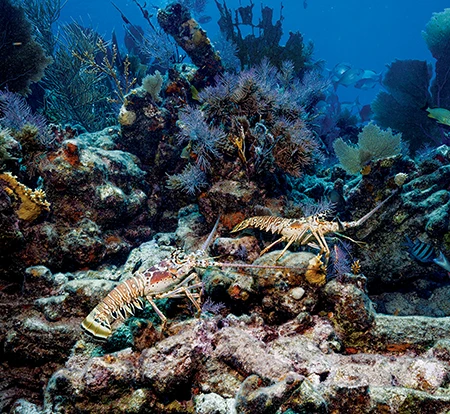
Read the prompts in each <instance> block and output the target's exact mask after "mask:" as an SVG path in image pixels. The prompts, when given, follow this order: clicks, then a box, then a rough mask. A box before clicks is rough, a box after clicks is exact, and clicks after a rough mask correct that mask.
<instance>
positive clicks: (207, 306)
mask: <svg viewBox="0 0 450 414" xmlns="http://www.w3.org/2000/svg"><path fill="white" fill-rule="evenodd" d="M225 308H226V306H225V304H224V303H222V302H213V301H212V300H211V299H210V298H208V299H206V300H205V303H203V306H202V312H204V313H206V312H209V313H212V314H214V315H218V314H219V313H220V312H221V311H222V310H224V309H225Z"/></svg>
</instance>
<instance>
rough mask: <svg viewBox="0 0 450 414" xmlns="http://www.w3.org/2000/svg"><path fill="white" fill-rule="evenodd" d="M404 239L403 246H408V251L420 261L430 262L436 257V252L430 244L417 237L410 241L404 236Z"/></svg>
mask: <svg viewBox="0 0 450 414" xmlns="http://www.w3.org/2000/svg"><path fill="white" fill-rule="evenodd" d="M405 239H406V242H405V246H406V247H408V253H409V254H410V255H411V257H412V258H414V259H416V260H418V261H419V262H422V263H430V262H432V261H433V260H434V259H435V258H436V252H435V250H434V247H433V246H432V245H431V244H427V243H424V242H423V241H421V240H419V239H416V240H414V241H412V240H411V239H410V238H409V237H408V236H405Z"/></svg>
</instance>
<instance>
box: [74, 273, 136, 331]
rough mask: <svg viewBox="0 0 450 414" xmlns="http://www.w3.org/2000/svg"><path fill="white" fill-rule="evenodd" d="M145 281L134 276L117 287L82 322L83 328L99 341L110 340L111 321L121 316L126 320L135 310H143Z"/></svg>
mask: <svg viewBox="0 0 450 414" xmlns="http://www.w3.org/2000/svg"><path fill="white" fill-rule="evenodd" d="M142 296H144V281H143V279H142V277H141V276H140V275H138V276H134V277H132V278H130V279H128V280H125V282H123V283H121V284H120V285H118V286H116V287H115V288H114V289H113V290H112V291H111V292H109V293H108V295H107V296H106V297H105V298H104V299H103V301H102V302H100V303H99V304H98V305H97V306H96V307H95V308H94V309H93V310H92V312H91V313H90V314H89V315H88V316H87V317H86V319H85V320H84V321H83V322H81V327H82V328H83V329H84V330H85V331H86V332H88V333H89V334H91V335H93V336H94V337H96V338H99V339H108V337H109V336H110V335H111V332H112V330H111V324H110V322H109V321H110V319H116V318H117V317H119V316H121V317H122V318H123V319H126V318H127V317H128V315H132V314H134V309H135V308H139V309H142V305H143V302H142V300H141V298H140V297H142Z"/></svg>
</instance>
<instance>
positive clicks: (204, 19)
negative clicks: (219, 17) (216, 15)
mask: <svg viewBox="0 0 450 414" xmlns="http://www.w3.org/2000/svg"><path fill="white" fill-rule="evenodd" d="M211 20H212V17H211V16H207V15H203V16H200V17H199V18H198V19H197V22H199V23H200V24H206V23H209V22H210V21H211Z"/></svg>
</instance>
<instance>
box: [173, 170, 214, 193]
mask: <svg viewBox="0 0 450 414" xmlns="http://www.w3.org/2000/svg"><path fill="white" fill-rule="evenodd" d="M166 185H167V188H169V189H171V190H179V191H181V192H186V193H187V194H189V195H194V194H195V193H196V192H197V191H199V190H200V189H201V188H203V187H205V186H206V185H207V181H206V174H205V173H204V172H203V171H202V170H201V169H200V168H199V167H198V166H197V165H193V164H188V165H187V166H186V167H185V168H184V170H183V172H181V173H180V174H174V175H169V176H168V179H167V184H166Z"/></svg>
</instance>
